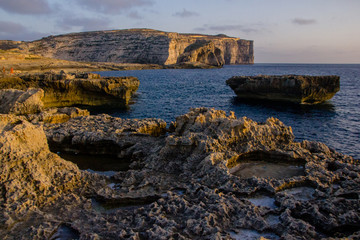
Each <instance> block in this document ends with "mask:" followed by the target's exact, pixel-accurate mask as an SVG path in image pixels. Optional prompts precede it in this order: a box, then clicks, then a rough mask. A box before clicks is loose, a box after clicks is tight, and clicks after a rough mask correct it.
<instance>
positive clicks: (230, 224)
mask: <svg viewBox="0 0 360 240" xmlns="http://www.w3.org/2000/svg"><path fill="white" fill-rule="evenodd" d="M82 125H84V128H83V129H82V128H81V126H82ZM45 126H46V135H47V138H48V139H49V140H50V141H55V140H56V141H57V144H58V145H59V146H60V147H61V146H63V147H72V148H73V149H74V150H76V149H77V148H79V151H80V150H81V148H80V146H83V145H84V144H85V145H86V144H90V143H95V142H96V143H99V144H100V143H101V139H103V140H104V141H105V143H106V144H103V145H102V149H105V150H106V147H107V148H108V150H109V151H111V149H113V148H114V147H115V146H117V147H118V148H117V151H120V152H121V151H123V152H126V151H129V153H130V152H131V153H132V154H133V155H130V154H129V155H124V156H137V158H136V157H133V158H132V160H133V164H131V165H130V170H128V171H122V172H118V173H116V174H115V175H113V176H112V177H111V178H107V181H108V182H107V185H104V184H95V183H94V182H97V181H99V180H98V179H99V178H97V180H96V179H94V178H91V177H90V176H97V174H90V173H89V177H88V179H87V182H86V183H87V184H88V185H91V188H90V189H91V191H89V190H87V191H85V193H86V194H85V193H79V192H76V191H73V192H72V193H73V195H72V196H73V199H72V200H71V199H70V198H66V199H67V200H66V201H65V202H66V203H67V204H66V205H65V206H66V207H64V206H63V205H64V204H63V203H64V201H62V202H59V203H57V204H52V205H50V206H49V207H46V206H45V207H44V208H42V211H41V212H39V211H38V212H35V213H34V216H35V217H36V218H37V219H41V221H32V219H31V218H29V219H30V220H24V222H23V223H22V225H21V227H22V228H19V227H16V226H13V225H7V226H8V229H6V230H2V235H3V236H6V237H11V236H18V235H17V234H21V233H25V232H26V234H23V236H31V237H33V236H37V237H38V238H41V237H43V238H44V237H45V238H49V237H51V236H54V235H55V236H57V235H56V234H58V233H57V231H58V229H60V230H61V229H64V228H66V229H67V230H69V231H71V232H73V233H76V236H78V237H80V238H82V239H97V238H100V239H114V238H115V239H116V238H122V239H141V238H143V239H233V238H236V237H240V236H241V237H246V236H255V237H256V238H259V237H265V238H270V239H300V238H301V239H321V238H325V239H326V238H349V239H351V238H358V237H360V231H359V222H360V221H359V220H360V214H359V208H360V200H359V198H360V196H359V190H358V189H359V186H360V181H359V179H360V164H359V161H358V160H354V159H353V158H352V157H349V156H346V155H342V154H340V153H337V152H335V151H334V150H332V149H330V148H329V147H327V146H326V145H324V144H322V143H317V142H309V141H303V142H301V143H299V142H295V141H294V136H293V134H292V131H291V128H290V127H287V126H285V125H284V124H283V123H282V122H280V121H279V120H277V119H274V118H270V119H268V120H267V121H266V122H264V123H257V122H254V121H252V120H250V119H248V118H246V117H243V118H240V119H237V118H236V117H235V116H234V114H233V113H231V114H230V115H227V114H226V113H225V112H224V111H218V110H214V109H207V108H197V109H191V110H190V111H189V113H187V114H184V115H182V116H179V117H178V118H177V119H176V121H175V122H174V123H173V124H172V125H171V126H170V128H169V130H168V131H169V132H168V133H167V134H166V135H160V136H157V134H155V135H153V136H151V135H150V134H146V133H151V132H153V131H154V130H145V129H164V127H161V126H162V125H161V121H160V120H156V121H155V120H151V121H149V120H124V119H117V118H112V117H110V116H107V115H100V116H89V117H84V118H82V120H79V119H73V120H70V121H68V122H67V123H62V124H55V125H45ZM152 126H153V127H152ZM4 129H9V127H5V128H4ZM116 129H119V131H118V132H117V131H116ZM141 129H143V130H141ZM155 132H156V133H158V131H155ZM43 138H44V136H43ZM109 139H111V140H112V142H111V144H109V142H106V141H107V140H109ZM125 142H128V143H130V144H128V145H126V144H124V143H125ZM78 143H81V145H78ZM27 144H29V143H27ZM35 150H36V149H35ZM259 160H261V161H267V162H270V163H272V164H277V163H280V164H281V163H289V162H295V163H299V164H301V166H303V170H304V171H303V173H302V174H300V175H299V174H294V176H283V177H279V178H274V177H272V176H269V177H266V175H261V176H246V177H239V176H236V175H235V174H233V172H232V169H234V168H236V167H238V166H241V165H242V164H247V165H248V164H251V162H253V161H254V162H256V161H259ZM99 161H101V158H99ZM31 171H33V170H32V169H31ZM50 173H51V172H50ZM44 174H47V172H46V171H44ZM64 174H65V173H64ZM82 174H85V173H82ZM50 176H51V174H50ZM65 179H66V178H65ZM14 192H21V191H20V190H14ZM71 204H72V205H71ZM1 206H2V205H1ZM71 206H72V207H71ZM74 206H76V207H74ZM3 212H4V216H5V215H6V214H10V210H9V209H6V211H3ZM55 213H56V214H55ZM64 223H66V224H64ZM14 229H16V230H17V231H16V232H15V230H14ZM31 237H29V238H31ZM25 238H26V237H25Z"/></svg>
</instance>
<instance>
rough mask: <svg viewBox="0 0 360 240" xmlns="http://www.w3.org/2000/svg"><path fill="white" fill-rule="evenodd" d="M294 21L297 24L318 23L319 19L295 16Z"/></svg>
mask: <svg viewBox="0 0 360 240" xmlns="http://www.w3.org/2000/svg"><path fill="white" fill-rule="evenodd" d="M292 23H293V24H297V25H311V24H316V23H317V21H316V20H315V19H305V18H294V19H293V20H292Z"/></svg>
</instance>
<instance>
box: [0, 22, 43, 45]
mask: <svg viewBox="0 0 360 240" xmlns="http://www.w3.org/2000/svg"><path fill="white" fill-rule="evenodd" d="M44 35H46V34H44V33H39V32H31V31H29V30H28V29H27V28H26V27H25V26H23V25H21V24H18V23H14V22H8V21H0V39H6V40H15V41H24V40H27V41H28V40H35V39H39V38H41V37H43V36H44Z"/></svg>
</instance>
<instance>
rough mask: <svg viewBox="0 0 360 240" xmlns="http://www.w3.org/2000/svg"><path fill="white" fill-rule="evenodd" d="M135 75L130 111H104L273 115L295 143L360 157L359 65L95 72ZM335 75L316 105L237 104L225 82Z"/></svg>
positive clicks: (170, 118)
mask: <svg viewBox="0 0 360 240" xmlns="http://www.w3.org/2000/svg"><path fill="white" fill-rule="evenodd" d="M99 73H100V74H101V75H102V76H134V77H137V78H138V79H139V80H140V87H139V89H138V91H137V93H136V95H135V97H134V98H133V100H132V104H131V105H130V107H129V109H127V110H121V109H112V110H109V109H107V110H106V111H107V113H109V114H111V115H113V116H117V117H121V118H148V117H154V118H162V119H164V120H165V121H167V122H168V123H169V122H171V121H175V118H176V116H179V115H182V114H185V113H187V112H188V111H189V109H190V108H193V107H214V108H216V109H221V110H225V111H227V112H229V111H234V112H235V115H236V116H237V117H242V116H247V117H249V118H251V119H253V120H255V121H261V122H263V121H265V120H266V119H267V118H269V117H276V118H279V119H280V120H281V121H283V122H284V123H285V124H286V125H289V126H291V127H292V129H293V132H294V135H295V137H296V140H297V141H302V140H305V139H307V140H313V141H320V142H323V143H325V144H327V145H328V146H329V147H331V148H334V149H336V150H337V151H339V152H342V153H345V154H349V155H351V156H353V157H355V158H357V159H360V64H254V65H231V66H225V67H224V68H221V69H159V70H137V71H108V72H99ZM258 74H266V75H273V74H274V75H281V74H299V75H300V74H301V75H302V74H305V75H339V76H340V91H339V92H338V93H337V94H336V95H335V96H334V97H333V98H332V99H331V100H329V101H327V102H325V103H323V104H319V105H296V104H291V103H284V102H271V101H266V100H261V101H244V100H239V99H238V98H237V97H236V95H235V93H234V92H233V91H232V90H231V89H230V87H228V86H227V85H226V83H225V81H226V80H227V79H228V78H230V77H232V76H239V75H258Z"/></svg>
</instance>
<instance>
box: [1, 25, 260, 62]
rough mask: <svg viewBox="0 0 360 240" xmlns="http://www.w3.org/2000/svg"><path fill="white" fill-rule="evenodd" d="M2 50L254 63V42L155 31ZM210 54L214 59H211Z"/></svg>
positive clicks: (78, 57)
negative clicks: (17, 49)
mask: <svg viewBox="0 0 360 240" xmlns="http://www.w3.org/2000/svg"><path fill="white" fill-rule="evenodd" d="M1 46H3V49H4V48H5V47H8V48H14V47H15V48H19V49H22V50H24V51H25V52H28V53H31V54H36V55H41V56H44V57H49V58H56V59H64V60H71V61H84V62H115V63H147V64H160V65H172V64H179V63H182V62H189V61H191V62H192V61H195V62H200V63H204V64H210V65H215V66H222V64H253V63H254V53H253V42H252V41H248V40H243V39H239V38H232V37H228V36H225V35H219V36H209V35H199V34H179V33H168V32H161V31H156V30H151V29H130V30H114V31H98V32H84V33H72V34H65V35H59V36H49V37H46V38H43V39H40V40H37V41H33V42H9V41H7V42H6V43H3V44H1V43H0V47H1ZM196 49H197V51H194V50H196ZM209 54H210V55H211V56H210V57H207V56H209ZM189 55H190V56H191V57H190V58H189V57H187V56H189ZM204 55H207V56H204ZM214 56H215V57H214ZM215 60H216V61H215Z"/></svg>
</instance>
